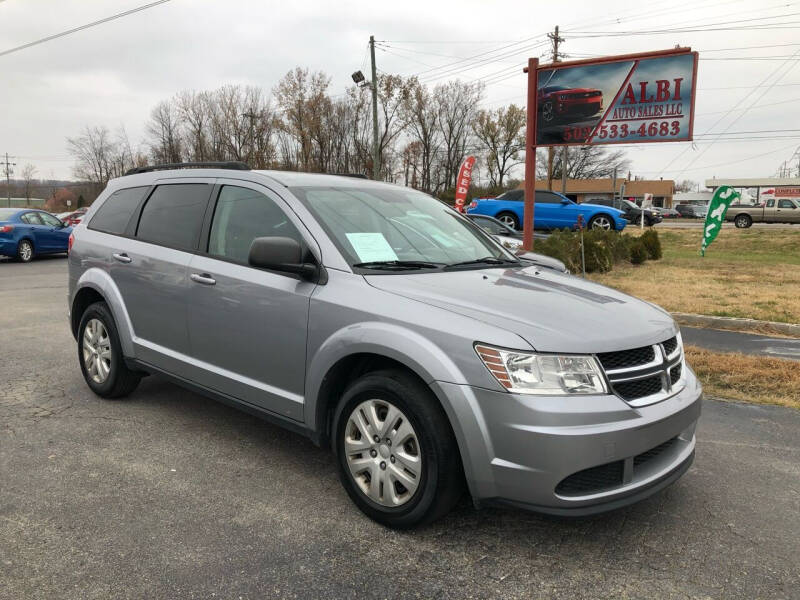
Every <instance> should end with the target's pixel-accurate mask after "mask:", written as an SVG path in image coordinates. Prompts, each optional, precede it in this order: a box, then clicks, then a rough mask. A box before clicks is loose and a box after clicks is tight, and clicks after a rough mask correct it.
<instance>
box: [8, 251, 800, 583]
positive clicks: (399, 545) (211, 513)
mask: <svg viewBox="0 0 800 600" xmlns="http://www.w3.org/2000/svg"><path fill="white" fill-rule="evenodd" d="M65 300H66V260H64V259H63V258H50V259H42V260H37V261H35V262H33V263H32V264H28V265H20V264H15V263H9V262H0V332H2V340H3V349H4V352H3V358H2V362H0V598H3V599H5V598H9V599H11V598H13V599H19V598H59V599H64V598H110V597H113V598H211V597H215V598H233V599H238V598H264V597H272V598H354V597H359V598H407V597H411V598H414V597H417V598H526V599H527V598H648V599H650V598H747V599H752V598H786V599H789V598H798V597H800V592H799V591H798V590H800V559H798V548H799V546H798V541H797V540H798V539H800V518H799V516H800V412H798V411H793V410H791V409H786V408H780V407H767V406H749V405H744V404H735V403H728V402H721V401H717V400H707V401H706V402H705V405H704V414H703V417H702V418H701V421H700V426H699V430H698V446H697V457H696V460H695V463H694V465H693V466H692V468H691V469H690V470H689V472H688V473H687V474H686V475H685V476H684V477H683V478H682V479H681V480H680V481H678V482H677V483H676V484H675V485H673V486H672V487H670V488H668V489H667V490H666V491H664V492H663V493H660V494H658V495H656V496H654V497H652V498H650V499H648V500H645V501H643V502H641V503H639V504H637V505H635V506H632V507H628V508H625V509H622V510H619V511H616V512H614V513H610V514H606V515H600V516H594V517H589V518H583V519H574V520H570V519H557V518H551V517H543V516H538V515H535V514H531V513H526V512H521V511H515V510H507V509H485V510H481V511H476V510H474V509H473V508H472V506H471V503H470V502H469V501H468V500H467V499H466V498H465V499H464V500H463V501H462V502H461V504H460V505H459V506H458V507H457V508H456V510H454V511H453V513H452V514H450V515H449V516H447V517H446V518H444V519H442V520H440V521H438V522H437V523H434V524H433V525H431V526H429V527H426V528H424V529H420V530H417V531H413V532H395V531H391V530H388V529H384V528H383V527H381V526H379V525H376V524H374V523H373V522H371V521H369V520H368V519H367V518H366V517H364V516H362V515H361V513H360V512H359V511H358V510H357V509H356V508H355V507H354V506H353V505H352V504H351V502H350V500H349V499H348V497H347V495H346V493H345V492H344V490H343V489H342V487H341V485H340V484H339V481H338V478H337V475H336V471H335V464H334V461H333V459H332V457H331V456H330V455H329V454H328V453H327V452H325V451H323V450H320V449H319V448H316V447H315V446H314V445H313V444H311V442H309V441H308V440H306V439H304V438H302V437H300V436H298V435H296V434H292V433H289V432H287V431H284V430H282V429H280V428H278V427H276V426H273V425H270V424H267V423H264V422H261V421H259V420H257V419H256V418H254V417H251V416H249V415H246V414H244V413H240V412H237V411H236V410H234V409H231V408H229V407H226V406H224V405H221V404H218V403H215V402H213V401H211V400H208V399H205V398H203V397H200V396H198V395H196V394H193V393H191V392H188V391H185V390H182V389H180V388H178V387H175V386H173V385H171V384H168V383H166V382H164V381H162V380H159V379H157V378H154V377H150V378H147V379H145V380H144V381H143V382H142V385H141V386H140V387H139V389H138V390H137V391H136V392H135V393H134V394H133V396H132V397H131V398H130V399H128V400H123V401H104V400H101V399H100V398H97V397H96V396H94V395H93V394H92V393H91V392H90V391H89V390H88V388H87V387H86V385H85V384H84V382H83V380H82V378H81V375H80V370H79V368H78V364H77V350H76V345H75V342H74V340H73V339H72V336H71V334H70V332H69V329H68V326H67V322H66V302H65Z"/></svg>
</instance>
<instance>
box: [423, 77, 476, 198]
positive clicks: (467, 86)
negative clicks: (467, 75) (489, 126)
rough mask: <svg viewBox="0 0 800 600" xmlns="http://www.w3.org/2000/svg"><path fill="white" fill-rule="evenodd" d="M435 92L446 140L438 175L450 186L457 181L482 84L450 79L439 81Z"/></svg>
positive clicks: (438, 122) (441, 127) (439, 124)
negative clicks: (443, 81) (445, 81)
mask: <svg viewBox="0 0 800 600" xmlns="http://www.w3.org/2000/svg"><path fill="white" fill-rule="evenodd" d="M433 95H434V99H435V102H436V106H437V112H438V121H437V124H438V127H439V131H440V132H441V134H442V141H443V152H442V160H441V167H440V170H441V172H440V174H439V176H440V178H441V182H442V184H443V185H444V187H445V188H449V187H452V186H453V184H454V183H455V179H456V177H457V176H458V174H457V170H458V167H459V166H460V164H461V161H462V160H464V157H465V156H466V154H467V145H468V143H469V141H470V136H471V134H472V127H471V126H472V122H473V120H474V118H475V113H476V112H477V107H478V105H479V104H480V101H481V99H482V98H483V85H482V84H481V83H480V82H478V83H464V82H461V81H449V82H447V83H443V84H439V85H437V86H436V88H434V91H433Z"/></svg>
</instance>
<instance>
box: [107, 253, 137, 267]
mask: <svg viewBox="0 0 800 600" xmlns="http://www.w3.org/2000/svg"><path fill="white" fill-rule="evenodd" d="M111 256H113V257H114V260H118V261H119V262H121V263H125V264H126V265H127V264H128V263H129V262H131V261H132V260H133V259H132V258H131V257H130V256H128V255H127V254H125V253H124V252H122V253H118V252H115V253H114V254H112V255H111Z"/></svg>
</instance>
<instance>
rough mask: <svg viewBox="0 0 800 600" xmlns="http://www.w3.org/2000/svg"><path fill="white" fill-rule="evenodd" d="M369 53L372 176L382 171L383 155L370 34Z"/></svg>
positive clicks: (376, 76) (374, 176) (373, 50)
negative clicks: (379, 139)
mask: <svg viewBox="0 0 800 600" xmlns="http://www.w3.org/2000/svg"><path fill="white" fill-rule="evenodd" d="M369 54H370V57H371V59H372V82H371V83H372V178H373V179H378V178H379V177H380V172H381V164H380V161H381V155H380V152H379V150H378V70H377V68H376V67H375V36H374V35H371V36H369Z"/></svg>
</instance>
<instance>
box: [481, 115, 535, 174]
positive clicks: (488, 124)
mask: <svg viewBox="0 0 800 600" xmlns="http://www.w3.org/2000/svg"><path fill="white" fill-rule="evenodd" d="M525 119H526V117H525V111H524V110H523V109H522V108H520V107H518V106H516V105H515V104H511V105H509V106H507V107H506V106H503V107H500V108H498V109H497V110H494V111H492V110H481V111H478V114H477V116H476V118H475V122H474V124H473V126H472V130H473V132H474V133H475V137H477V138H478V140H479V142H480V146H482V148H481V149H482V150H483V151H484V152H485V160H486V168H487V169H488V172H489V182H490V185H492V186H498V187H502V186H503V179H505V177H506V175H507V174H508V172H509V171H510V170H511V169H512V168H514V166H516V165H518V164H520V151H521V150H523V149H524V148H525Z"/></svg>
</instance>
